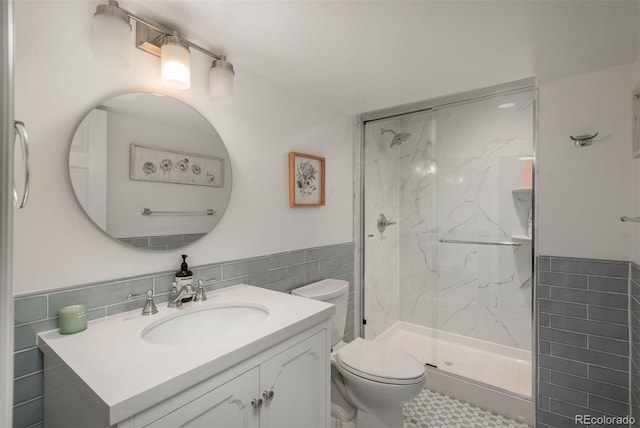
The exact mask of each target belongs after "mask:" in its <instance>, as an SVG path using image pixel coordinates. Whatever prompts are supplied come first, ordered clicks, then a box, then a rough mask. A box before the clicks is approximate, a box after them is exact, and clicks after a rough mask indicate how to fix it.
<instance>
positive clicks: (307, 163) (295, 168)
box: [289, 152, 325, 207]
mask: <svg viewBox="0 0 640 428" xmlns="http://www.w3.org/2000/svg"><path fill="white" fill-rule="evenodd" d="M324 177H325V159H324V158H322V157H319V156H313V155H307V154H304V153H296V152H290V153H289V206H291V207H316V206H322V205H324Z"/></svg>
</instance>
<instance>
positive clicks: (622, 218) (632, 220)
mask: <svg viewBox="0 0 640 428" xmlns="http://www.w3.org/2000/svg"><path fill="white" fill-rule="evenodd" d="M620 221H630V222H633V223H640V217H620Z"/></svg>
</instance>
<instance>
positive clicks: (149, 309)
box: [142, 289, 158, 316]
mask: <svg viewBox="0 0 640 428" xmlns="http://www.w3.org/2000/svg"><path fill="white" fill-rule="evenodd" d="M157 313H158V308H157V307H156V304H155V302H154V301H153V291H151V289H149V290H147V301H146V302H145V304H144V308H142V315H148V316H150V315H153V314H157Z"/></svg>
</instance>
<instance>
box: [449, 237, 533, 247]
mask: <svg viewBox="0 0 640 428" xmlns="http://www.w3.org/2000/svg"><path fill="white" fill-rule="evenodd" d="M440 242H442V243H444V244H476V245H502V246H507V247H520V246H522V244H521V243H520V242H511V241H503V242H486V241H459V240H457V239H441V240H440Z"/></svg>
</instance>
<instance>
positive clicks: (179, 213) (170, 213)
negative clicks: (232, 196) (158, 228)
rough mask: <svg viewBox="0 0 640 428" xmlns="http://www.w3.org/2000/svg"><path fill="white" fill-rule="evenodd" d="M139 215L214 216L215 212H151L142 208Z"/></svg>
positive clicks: (210, 210)
mask: <svg viewBox="0 0 640 428" xmlns="http://www.w3.org/2000/svg"><path fill="white" fill-rule="evenodd" d="M140 214H142V215H154V214H160V215H215V214H216V212H215V210H212V209H211V208H209V209H208V210H205V211H152V210H151V209H150V208H143V209H142V212H141V213H140Z"/></svg>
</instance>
